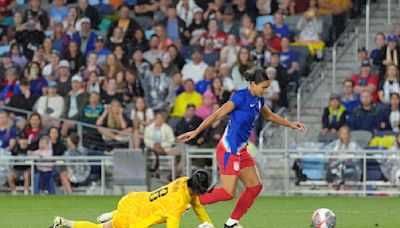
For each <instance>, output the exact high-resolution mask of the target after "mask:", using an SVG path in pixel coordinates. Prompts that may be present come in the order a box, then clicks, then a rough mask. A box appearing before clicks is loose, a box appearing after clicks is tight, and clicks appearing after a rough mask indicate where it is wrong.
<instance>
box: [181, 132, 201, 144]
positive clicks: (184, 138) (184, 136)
mask: <svg viewBox="0 0 400 228" xmlns="http://www.w3.org/2000/svg"><path fill="white" fill-rule="evenodd" d="M196 136H197V132H196V131H189V132H186V133H184V134H182V135H180V136H178V140H179V141H180V142H182V143H185V142H187V141H190V140H191V139H194V138H196Z"/></svg>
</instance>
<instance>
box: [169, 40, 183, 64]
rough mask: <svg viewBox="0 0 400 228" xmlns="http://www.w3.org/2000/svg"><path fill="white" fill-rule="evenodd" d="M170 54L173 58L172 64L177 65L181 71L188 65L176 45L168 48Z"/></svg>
mask: <svg viewBox="0 0 400 228" xmlns="http://www.w3.org/2000/svg"><path fill="white" fill-rule="evenodd" d="M168 53H169V55H170V56H171V63H172V64H174V65H176V66H177V67H178V68H179V69H180V70H181V69H182V68H183V66H184V65H185V63H186V60H185V58H183V56H182V55H181V54H180V53H179V50H178V48H177V47H176V46H175V45H170V46H169V47H168Z"/></svg>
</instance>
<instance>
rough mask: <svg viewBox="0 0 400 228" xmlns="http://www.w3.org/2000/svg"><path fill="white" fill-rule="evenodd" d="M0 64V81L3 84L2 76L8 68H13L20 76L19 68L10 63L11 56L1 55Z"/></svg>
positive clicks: (8, 54) (7, 54)
mask: <svg viewBox="0 0 400 228" xmlns="http://www.w3.org/2000/svg"><path fill="white" fill-rule="evenodd" d="M0 58H1V62H0V80H1V81H2V82H3V81H4V80H5V78H4V75H5V73H6V71H7V70H8V69H10V68H14V69H15V70H16V71H17V74H18V75H20V72H21V68H20V67H19V66H18V65H17V64H15V63H13V62H12V57H11V54H10V53H8V52H6V53H3V54H2V55H1V56H0Z"/></svg>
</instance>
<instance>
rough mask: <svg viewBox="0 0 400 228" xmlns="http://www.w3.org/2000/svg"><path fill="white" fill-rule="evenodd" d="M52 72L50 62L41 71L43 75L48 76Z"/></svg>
mask: <svg viewBox="0 0 400 228" xmlns="http://www.w3.org/2000/svg"><path fill="white" fill-rule="evenodd" d="M51 72H52V66H51V64H47V65H46V66H45V67H44V68H43V71H42V74H43V76H50V75H51Z"/></svg>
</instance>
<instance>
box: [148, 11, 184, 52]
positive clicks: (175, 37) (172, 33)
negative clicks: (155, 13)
mask: <svg viewBox="0 0 400 228" xmlns="http://www.w3.org/2000/svg"><path fill="white" fill-rule="evenodd" d="M190 22H191V21H190ZM161 24H162V25H163V29H164V34H165V37H168V38H169V39H171V41H172V42H174V43H181V42H182V41H183V40H184V38H185V37H184V32H185V30H186V22H185V21H184V20H182V19H181V18H179V17H178V15H177V11H176V7H175V5H174V4H169V5H168V11H167V18H165V19H164V20H163V21H162V22H161ZM157 27H158V26H157ZM156 34H157V31H156ZM160 38H162V37H161V36H160ZM168 46H169V44H167V45H166V46H165V47H164V48H163V50H167V48H168Z"/></svg>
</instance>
